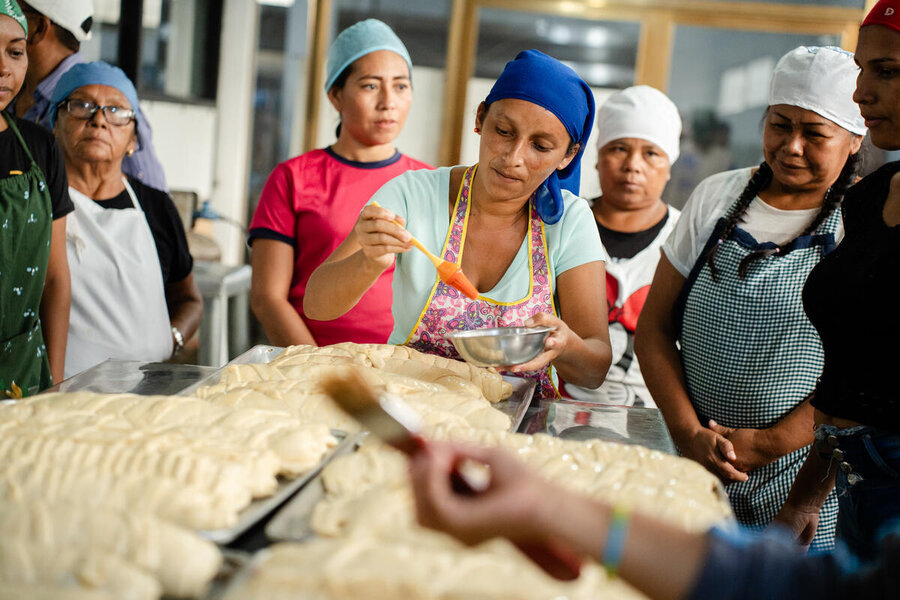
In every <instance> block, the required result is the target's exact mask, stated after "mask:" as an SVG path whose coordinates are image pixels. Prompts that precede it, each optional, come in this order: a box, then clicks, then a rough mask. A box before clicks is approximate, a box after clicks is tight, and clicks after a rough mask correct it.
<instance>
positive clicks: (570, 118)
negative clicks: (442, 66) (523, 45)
mask: <svg viewBox="0 0 900 600" xmlns="http://www.w3.org/2000/svg"><path fill="white" fill-rule="evenodd" d="M504 98H517V99H519V100H525V101H527V102H532V103H534V104H537V105H538V106H542V107H544V108H546V109H547V110H549V111H550V112H552V113H553V114H554V115H556V116H557V118H558V119H559V120H560V122H561V123H562V124H563V126H564V127H565V128H566V131H568V132H569V135H570V136H571V138H572V141H574V142H576V143H578V144H579V145H580V147H579V149H578V153H577V154H576V155H575V158H573V159H572V162H570V163H569V165H568V166H567V167H566V168H565V169H563V170H561V171H553V173H551V174H550V177H548V178H547V179H546V180H545V181H544V183H542V184H541V185H540V187H538V190H537V197H536V205H537V212H538V215H540V217H541V219H542V220H543V221H544V222H545V223H549V224H551V225H552V224H553V223H556V222H557V221H559V220H560V219H561V218H562V214H563V209H564V208H565V207H564V206H563V199H562V192H561V191H560V190H561V189H566V190H569V191H570V192H572V193H573V194H576V195H577V194H578V189H579V187H580V184H581V155H582V154H583V153H584V148H585V146H587V141H588V138H589V137H590V135H591V126H592V125H593V123H594V95H593V93H591V88H590V87H588V84H587V83H585V82H584V80H583V79H581V77H579V76H578V74H577V73H575V71H573V70H572V69H571V68H569V67H567V66H566V65H564V64H562V63H561V62H559V61H558V60H556V59H555V58H553V57H551V56H547V55H546V54H544V53H543V52H540V51H539V50H525V51H523V52H519V55H518V56H516V58H515V60H512V61H510V62H508V63H506V68H504V69H503V73H502V74H501V75H500V78H499V79H497V81H496V82H495V83H494V87H492V88H491V93H490V94H488V96H487V98H485V100H484V102H485V104H488V105H489V104H491V103H492V102H494V101H496V100H502V99H504Z"/></svg>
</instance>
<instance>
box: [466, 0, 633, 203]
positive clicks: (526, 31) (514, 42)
mask: <svg viewBox="0 0 900 600" xmlns="http://www.w3.org/2000/svg"><path fill="white" fill-rule="evenodd" d="M640 31H641V26H640V24H639V23H636V22H623V21H594V20H587V19H573V18H568V17H559V16H555V15H543V14H535V13H531V12H524V11H523V12H518V11H509V10H501V9H487V8H484V9H481V10H480V11H479V28H478V50H477V53H476V55H475V76H474V77H473V78H471V79H470V80H469V81H468V84H467V89H466V105H465V115H466V119H465V120H464V121H463V127H462V147H461V152H460V162H461V163H463V164H472V163H475V162H477V161H478V140H479V138H478V136H477V135H476V134H474V133H473V131H472V128H473V127H474V125H475V109H476V107H477V106H478V104H479V103H480V102H481V101H482V100H484V98H485V97H486V96H487V94H488V92H489V91H490V89H491V86H492V85H493V84H494V81H495V80H496V79H497V77H499V75H500V73H501V72H503V67H504V66H505V65H506V63H507V62H509V61H511V60H512V59H514V58H515V57H516V54H518V53H519V52H521V51H522V50H527V49H529V48H535V49H537V50H540V51H541V52H544V53H546V54H549V55H550V56H553V57H554V58H557V59H559V60H560V61H562V62H564V63H565V64H567V65H568V66H570V67H572V69H574V70H575V72H576V73H578V74H579V75H580V76H581V77H582V78H583V79H584V80H585V81H586V82H587V83H588V84H589V85H590V86H591V89H592V90H593V92H594V101H595V103H596V105H597V106H598V107H599V106H600V105H601V104H603V102H604V101H605V100H606V98H607V97H608V96H609V95H610V94H612V93H613V92H615V91H616V90H619V89H622V88H626V87H628V86H631V85H634V74H635V64H636V61H637V48H638V41H639V39H640ZM595 135H596V128H594V130H592V137H591V139H590V140H588V143H587V146H586V147H585V151H584V155H583V156H582V159H581V165H582V166H581V195H582V196H583V197H585V198H593V197H596V196H598V195H599V193H600V183H599V180H598V177H597V172H596V170H595V168H594V167H595V165H596V163H597V149H596V144H595V142H594V140H595V137H594V136H595Z"/></svg>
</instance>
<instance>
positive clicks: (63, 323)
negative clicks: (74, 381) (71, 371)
mask: <svg viewBox="0 0 900 600" xmlns="http://www.w3.org/2000/svg"><path fill="white" fill-rule="evenodd" d="M66 274H68V270H66ZM60 279H62V278H60V277H55V278H53V279H52V280H51V279H48V280H47V281H46V282H45V283H44V293H43V295H42V296H41V306H40V314H41V328H42V329H43V332H44V344H45V345H46V346H47V358H48V359H49V361H50V374H51V375H52V376H53V383H59V382H60V381H62V380H63V377H64V371H65V363H66V342H67V340H68V336H69V306H70V304H71V300H72V293H71V288H70V287H69V285H70V284H69V279H68V278H67V277H66V278H65V279H64V280H63V281H61V280H60Z"/></svg>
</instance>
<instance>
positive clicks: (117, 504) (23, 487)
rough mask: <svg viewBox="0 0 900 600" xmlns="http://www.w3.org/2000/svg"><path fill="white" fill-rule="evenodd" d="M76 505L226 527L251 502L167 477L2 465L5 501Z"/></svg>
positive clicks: (185, 523)
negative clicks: (40, 499)
mask: <svg viewBox="0 0 900 600" xmlns="http://www.w3.org/2000/svg"><path fill="white" fill-rule="evenodd" d="M27 498H43V499H44V500H46V501H48V502H59V501H63V500H69V501H75V500H76V499H77V501H78V502H79V503H80V504H81V505H82V506H85V507H91V508H92V509H93V510H101V509H102V508H104V507H110V508H115V509H120V510H136V511H142V512H149V513H152V514H155V515H157V516H159V517H160V518H163V519H166V520H168V521H171V522H173V523H176V524H178V525H182V526H184V527H188V528H190V529H224V528H227V527H231V526H233V525H234V524H235V523H236V522H237V517H238V511H239V510H240V509H242V508H243V507H244V505H246V502H249V496H248V497H246V499H245V500H244V502H243V504H239V505H238V504H234V502H233V498H232V497H229V496H224V497H223V496H215V495H213V494H211V493H210V492H209V491H207V490H203V489H199V488H197V487H195V486H191V485H188V484H185V483H184V482H181V481H178V480H176V479H171V478H168V477H160V476H146V475H134V474H124V475H112V474H109V473H107V474H104V475H101V474H100V473H98V472H97V470H96V469H83V470H82V469H70V468H65V467H60V466H56V465H53V464H49V463H46V462H43V463H38V464H35V463H31V462H15V463H10V464H6V465H3V467H0V500H7V501H16V502H22V501H24V500H25V499H27Z"/></svg>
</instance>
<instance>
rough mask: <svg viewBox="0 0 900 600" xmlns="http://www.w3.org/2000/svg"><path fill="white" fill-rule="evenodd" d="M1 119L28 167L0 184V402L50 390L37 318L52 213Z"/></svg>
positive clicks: (37, 176)
mask: <svg viewBox="0 0 900 600" xmlns="http://www.w3.org/2000/svg"><path fill="white" fill-rule="evenodd" d="M3 117H4V118H5V119H6V122H7V124H8V125H9V128H10V129H11V130H12V132H13V133H14V134H15V135H16V138H18V140H19V143H20V144H22V148H24V149H25V154H26V155H27V156H28V160H29V161H30V162H31V166H30V167H29V168H28V171H26V172H25V173H23V174H17V173H10V174H9V175H8V176H7V177H3V178H2V179H0V396H7V395H17V394H18V390H17V388H19V389H21V393H22V395H25V396H27V395H30V394H35V393H37V392H39V391H41V390H44V389H46V388H48V387H50V386H51V385H53V380H52V378H51V377H50V361H49V360H48V358H47V347H46V346H45V345H44V334H43V332H42V331H41V319H40V316H39V314H38V313H39V309H40V305H41V295H42V294H43V292H44V277H45V276H46V274H47V262H48V261H49V259H50V237H51V232H52V227H53V212H52V209H51V204H50V190H49V189H48V187H47V184H46V182H45V179H44V173H43V172H42V171H41V169H40V167H38V166H37V163H35V162H34V157H33V156H32V155H31V151H30V150H29V149H28V145H27V144H25V140H24V139H22V134H21V133H19V129H18V128H17V127H16V124H15V122H14V120H13V119H12V118H11V117H9V116H8V115H7V114H6V113H5V112H4V113H3ZM3 175H6V174H5V173H4V174H0V177H2V176H3Z"/></svg>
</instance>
